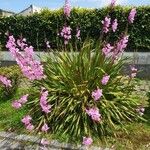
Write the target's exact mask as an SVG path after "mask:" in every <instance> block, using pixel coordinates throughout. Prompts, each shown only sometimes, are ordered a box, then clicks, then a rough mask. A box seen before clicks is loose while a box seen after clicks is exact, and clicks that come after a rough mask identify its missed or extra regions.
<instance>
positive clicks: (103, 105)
mask: <svg viewBox="0 0 150 150" xmlns="http://www.w3.org/2000/svg"><path fill="white" fill-rule="evenodd" d="M92 53H93V54H92ZM124 62H125V60H119V61H117V62H116V63H113V62H112V61H111V59H105V58H104V56H103V54H102V53H101V52H100V51H99V45H97V46H95V44H94V43H93V42H89V43H86V44H84V47H83V48H82V49H81V52H80V53H73V52H70V53H66V52H62V53H57V52H56V53H54V58H52V57H50V56H49V57H48V58H47V62H46V65H45V75H46V76H47V78H46V79H44V80H42V81H36V82H35V86H36V87H41V86H42V87H44V88H45V89H47V90H48V93H49V96H48V99H47V102H48V103H49V104H51V111H52V112H51V113H49V114H48V115H45V114H44V113H43V112H42V109H41V108H40V104H39V95H38V97H37V98H34V99H33V100H32V101H31V103H32V104H31V105H32V111H31V114H33V113H34V112H38V113H36V116H34V119H35V120H36V121H35V122H40V124H41V122H47V123H48V125H49V126H50V128H51V131H52V132H54V133H57V132H59V133H61V134H62V135H63V134H67V135H70V137H76V138H81V137H82V136H85V135H88V136H89V135H90V136H97V137H101V136H102V135H108V134H115V129H116V128H117V127H118V125H121V127H124V123H125V122H126V121H133V120H138V119H139V118H140V116H139V114H138V113H137V112H136V108H137V106H138V101H137V99H136V98H135V97H134V96H133V93H132V92H133V91H134V88H133V87H134V85H132V82H130V77H124V76H122V75H121V69H122V67H123V65H124ZM106 74H107V75H109V76H110V79H109V81H108V84H107V85H102V83H101V80H102V78H103V76H104V75H106ZM97 88H99V89H103V90H102V94H103V95H102V97H101V98H100V100H98V101H94V99H93V97H92V92H93V91H94V90H96V89H97ZM39 90H40V89H39ZM36 94H37V93H36ZM33 106H34V107H33ZM90 108H98V109H99V111H100V115H101V117H100V121H93V120H92V119H91V117H90V116H89V115H88V113H87V112H86V110H88V109H90ZM36 118H37V119H36ZM40 124H39V126H38V125H37V126H38V127H40Z"/></svg>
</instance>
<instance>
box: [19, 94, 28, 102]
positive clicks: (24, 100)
mask: <svg viewBox="0 0 150 150" xmlns="http://www.w3.org/2000/svg"><path fill="white" fill-rule="evenodd" d="M28 96H29V94H26V95H23V96H22V97H21V98H20V99H19V101H18V102H19V103H21V104H25V103H26V102H27V101H28V100H27V98H28Z"/></svg>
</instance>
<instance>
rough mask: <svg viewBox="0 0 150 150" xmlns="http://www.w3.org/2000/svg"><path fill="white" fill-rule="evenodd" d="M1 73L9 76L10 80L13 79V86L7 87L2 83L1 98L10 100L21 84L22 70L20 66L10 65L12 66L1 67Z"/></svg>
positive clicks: (0, 86)
mask: <svg viewBox="0 0 150 150" xmlns="http://www.w3.org/2000/svg"><path fill="white" fill-rule="evenodd" d="M0 75H1V76H5V77H7V78H8V79H9V80H11V84H12V86H11V87H6V86H4V85H2V84H0V98H1V99H4V100H8V99H10V98H12V97H13V96H14V95H15V93H16V91H17V89H18V87H19V85H20V81H21V78H22V74H21V72H20V69H19V67H18V66H16V65H14V66H10V67H1V68H0Z"/></svg>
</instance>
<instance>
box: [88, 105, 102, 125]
mask: <svg viewBox="0 0 150 150" xmlns="http://www.w3.org/2000/svg"><path fill="white" fill-rule="evenodd" d="M86 113H87V114H88V115H89V116H90V117H91V118H92V120H94V121H98V122H99V121H100V120H101V114H100V113H99V109H98V108H96V107H94V108H90V109H89V110H87V109H86Z"/></svg>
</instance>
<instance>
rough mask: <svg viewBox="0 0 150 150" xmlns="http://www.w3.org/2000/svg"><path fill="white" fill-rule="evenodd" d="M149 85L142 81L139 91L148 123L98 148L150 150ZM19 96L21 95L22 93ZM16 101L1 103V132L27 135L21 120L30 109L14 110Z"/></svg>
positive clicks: (130, 128)
mask: <svg viewBox="0 0 150 150" xmlns="http://www.w3.org/2000/svg"><path fill="white" fill-rule="evenodd" d="M148 85H149V84H148V82H147V81H141V82H140V87H139V88H138V90H137V95H139V97H140V99H141V104H143V105H145V107H146V111H145V115H144V117H145V118H146V119H147V121H146V122H139V123H131V124H128V125H126V127H127V129H128V133H125V132H120V131H116V133H117V137H115V138H114V137H106V138H105V140H103V141H99V140H97V141H96V143H95V144H96V145H97V146H100V147H112V148H114V149H116V150H150V109H149V108H148V102H147V100H148V98H147V97H146V92H147V90H148ZM149 86H150V85H149ZM144 88H145V89H144ZM22 91H24V89H22ZM18 95H20V91H19V92H18ZM16 98H17V96H16ZM14 99H15V98H13V99H11V100H1V101H0V130H1V131H10V132H17V133H27V131H26V130H25V129H24V127H23V124H22V123H21V119H22V117H23V116H24V115H25V114H27V112H28V109H27V108H25V107H23V108H22V109H19V110H15V109H13V108H12V106H11V103H12V100H14ZM49 137H50V138H56V139H59V140H60V141H63V140H64V139H65V137H61V136H59V135H49Z"/></svg>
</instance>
